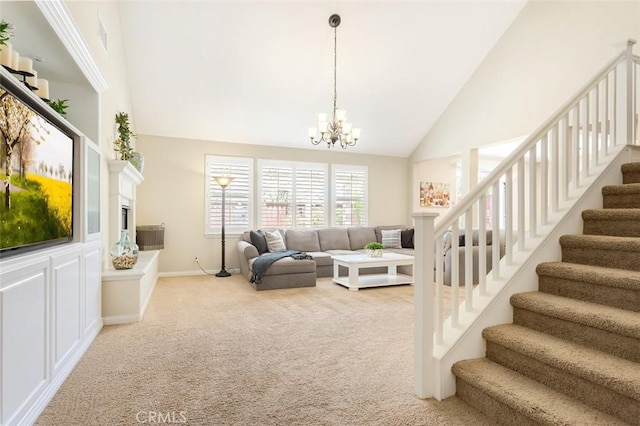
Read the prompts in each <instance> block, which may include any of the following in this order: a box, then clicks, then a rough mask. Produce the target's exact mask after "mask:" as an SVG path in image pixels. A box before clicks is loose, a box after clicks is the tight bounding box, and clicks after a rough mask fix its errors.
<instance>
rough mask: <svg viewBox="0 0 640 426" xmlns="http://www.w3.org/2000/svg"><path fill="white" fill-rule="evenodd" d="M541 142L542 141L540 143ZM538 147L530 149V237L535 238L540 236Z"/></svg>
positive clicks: (534, 146)
mask: <svg viewBox="0 0 640 426" xmlns="http://www.w3.org/2000/svg"><path fill="white" fill-rule="evenodd" d="M538 142H540V141H538ZM536 146H537V144H536V145H533V146H532V147H531V149H529V197H528V198H529V237H531V238H535V237H536V235H537V234H538V230H537V225H538V223H537V222H538V212H537V211H536V207H537V195H538V194H537V192H536V175H537V174H536V167H537V162H536Z"/></svg>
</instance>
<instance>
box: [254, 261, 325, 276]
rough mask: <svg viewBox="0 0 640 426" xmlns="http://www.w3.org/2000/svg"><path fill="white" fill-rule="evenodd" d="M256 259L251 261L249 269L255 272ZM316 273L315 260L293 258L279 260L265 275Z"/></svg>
mask: <svg viewBox="0 0 640 426" xmlns="http://www.w3.org/2000/svg"><path fill="white" fill-rule="evenodd" d="M256 259H257V257H256V258H253V259H251V260H249V267H250V268H251V270H253V262H254V261H255V260H256ZM315 271H316V262H315V261H314V260H313V259H294V258H292V257H283V258H282V259H278V260H277V261H275V262H273V263H272V264H271V266H270V267H269V269H267V271H266V272H265V273H264V275H265V276H270V275H286V274H301V273H305V272H315Z"/></svg>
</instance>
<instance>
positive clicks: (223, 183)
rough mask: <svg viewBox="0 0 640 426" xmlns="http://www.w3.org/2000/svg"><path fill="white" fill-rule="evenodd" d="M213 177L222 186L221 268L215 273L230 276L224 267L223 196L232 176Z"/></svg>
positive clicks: (219, 275) (218, 275)
mask: <svg viewBox="0 0 640 426" xmlns="http://www.w3.org/2000/svg"><path fill="white" fill-rule="evenodd" d="M214 179H215V180H216V182H218V185H220V187H221V188H222V216H221V218H222V268H220V272H218V273H217V274H216V277H230V276H231V274H230V273H229V272H227V270H226V269H225V266H224V260H225V256H224V213H225V207H224V197H225V191H226V189H227V186H229V184H230V183H231V181H232V180H233V178H232V177H228V176H215V177H214Z"/></svg>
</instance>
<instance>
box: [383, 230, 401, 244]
mask: <svg viewBox="0 0 640 426" xmlns="http://www.w3.org/2000/svg"><path fill="white" fill-rule="evenodd" d="M381 232H382V245H383V246H384V248H402V244H401V239H400V230H399V229H392V230H385V229H383V230H381Z"/></svg>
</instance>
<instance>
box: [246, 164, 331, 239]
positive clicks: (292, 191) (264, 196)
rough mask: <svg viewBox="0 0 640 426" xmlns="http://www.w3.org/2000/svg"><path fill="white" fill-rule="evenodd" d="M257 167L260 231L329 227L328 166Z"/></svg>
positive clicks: (267, 165) (269, 165)
mask: <svg viewBox="0 0 640 426" xmlns="http://www.w3.org/2000/svg"><path fill="white" fill-rule="evenodd" d="M258 164H259V172H258V173H259V182H260V200H259V212H258V216H259V218H260V223H259V226H260V227H265V228H276V227H278V228H311V227H322V226H326V223H327V219H326V218H327V165H326V164H316V163H301V162H295V163H294V162H282V161H277V162H276V161H266V160H265V161H260V162H259V163H258Z"/></svg>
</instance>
